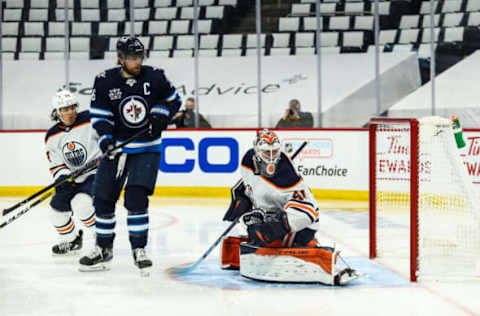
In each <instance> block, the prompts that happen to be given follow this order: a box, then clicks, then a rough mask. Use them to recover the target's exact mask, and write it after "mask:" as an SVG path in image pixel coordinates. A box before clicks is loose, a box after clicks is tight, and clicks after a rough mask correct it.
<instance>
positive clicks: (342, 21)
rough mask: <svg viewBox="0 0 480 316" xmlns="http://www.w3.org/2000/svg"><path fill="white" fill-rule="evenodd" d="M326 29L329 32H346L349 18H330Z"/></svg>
mask: <svg viewBox="0 0 480 316" xmlns="http://www.w3.org/2000/svg"><path fill="white" fill-rule="evenodd" d="M328 28H329V29H330V30H348V29H350V17H348V16H332V17H330V23H329V26H328Z"/></svg>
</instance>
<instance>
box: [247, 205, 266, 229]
mask: <svg viewBox="0 0 480 316" xmlns="http://www.w3.org/2000/svg"><path fill="white" fill-rule="evenodd" d="M242 222H243V223H244V224H245V225H247V226H251V225H258V224H263V223H265V211H264V210H262V209H259V208H257V209H254V210H251V211H250V212H247V213H245V214H243V215H242Z"/></svg>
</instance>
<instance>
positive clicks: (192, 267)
mask: <svg viewBox="0 0 480 316" xmlns="http://www.w3.org/2000/svg"><path fill="white" fill-rule="evenodd" d="M307 143H308V142H307V141H304V142H303V143H302V145H300V147H298V149H297V150H296V151H295V153H293V155H292V157H291V158H290V159H291V160H293V159H295V157H297V155H298V154H299V153H300V152H301V151H302V149H303V148H305V146H307ZM239 220H240V216H239V217H238V218H237V219H235V220H234V221H233V222H232V223H231V224H230V226H228V227H227V229H226V230H225V231H224V232H223V233H222V234H221V235H220V237H218V238H217V240H215V242H214V243H213V245H211V246H210V248H208V250H207V251H205V253H204V254H203V255H202V256H201V257H200V258H199V259H198V260H197V261H195V262H194V263H193V264H191V265H188V266H185V267H177V268H172V269H171V270H170V271H171V272H173V273H175V274H186V273H189V272H191V271H193V270H195V268H196V267H197V266H198V265H199V264H200V263H202V262H203V260H205V258H206V257H207V256H208V255H209V254H210V253H211V252H212V250H213V249H214V248H215V247H216V246H217V245H218V244H219V243H220V242H221V241H222V239H223V237H225V236H226V235H227V234H228V233H229V232H230V231H231V230H232V229H233V227H235V225H237V223H238V221H239Z"/></svg>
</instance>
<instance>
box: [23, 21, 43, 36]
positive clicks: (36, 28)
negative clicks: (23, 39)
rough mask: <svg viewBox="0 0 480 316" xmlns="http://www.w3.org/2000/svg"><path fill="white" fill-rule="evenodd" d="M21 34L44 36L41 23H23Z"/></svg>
mask: <svg viewBox="0 0 480 316" xmlns="http://www.w3.org/2000/svg"><path fill="white" fill-rule="evenodd" d="M23 33H24V35H25V36H44V35H45V32H44V29H43V22H25V23H23Z"/></svg>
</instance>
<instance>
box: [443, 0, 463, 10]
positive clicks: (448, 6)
mask: <svg viewBox="0 0 480 316" xmlns="http://www.w3.org/2000/svg"><path fill="white" fill-rule="evenodd" d="M462 1H463V0H445V1H444V2H443V7H442V12H443V13H449V12H460V11H461V8H462Z"/></svg>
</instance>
